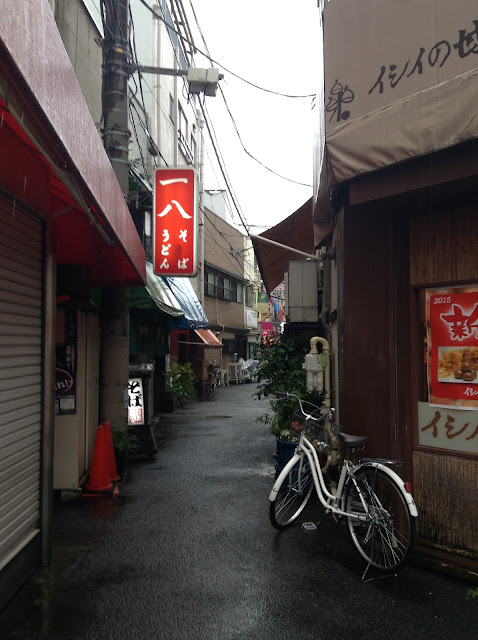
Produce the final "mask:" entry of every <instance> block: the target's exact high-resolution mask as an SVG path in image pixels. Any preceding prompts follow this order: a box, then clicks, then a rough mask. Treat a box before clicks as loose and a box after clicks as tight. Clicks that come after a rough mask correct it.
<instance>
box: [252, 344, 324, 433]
mask: <svg viewBox="0 0 478 640" xmlns="http://www.w3.org/2000/svg"><path fill="white" fill-rule="evenodd" d="M306 353H307V348H306V347H301V346H300V345H298V344H297V343H296V342H295V341H294V340H291V339H281V338H280V336H279V335H277V334H272V335H270V334H267V335H265V336H263V337H262V338H261V340H260V342H259V343H258V344H257V347H256V358H257V360H258V361H259V364H258V367H257V381H258V385H257V389H256V392H255V394H254V395H255V396H256V397H257V398H258V399H259V400H260V399H261V398H262V397H264V398H268V399H269V402H270V407H271V411H270V412H266V413H264V414H262V415H261V416H259V418H258V420H260V421H261V422H263V423H264V424H267V425H269V426H270V429H271V433H273V434H275V435H280V437H281V439H285V440H293V439H296V438H297V434H296V433H295V432H294V433H292V432H291V427H292V422H293V418H294V413H295V412H296V411H297V410H298V406H297V401H296V400H295V399H294V398H291V399H288V400H284V399H279V398H277V397H276V396H275V393H276V392H277V391H288V392H289V393H295V394H296V395H298V396H299V398H301V399H302V400H306V401H307V402H311V403H313V404H315V405H317V406H320V405H321V404H322V400H323V394H322V393H319V392H318V391H314V392H313V393H308V392H307V390H306V372H305V370H304V369H303V368H302V363H303V362H304V356H305V354H306Z"/></svg>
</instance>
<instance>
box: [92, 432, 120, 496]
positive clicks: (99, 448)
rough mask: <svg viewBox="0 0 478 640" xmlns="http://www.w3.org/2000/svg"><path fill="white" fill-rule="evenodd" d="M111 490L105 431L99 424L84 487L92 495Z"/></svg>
mask: <svg viewBox="0 0 478 640" xmlns="http://www.w3.org/2000/svg"><path fill="white" fill-rule="evenodd" d="M112 489H113V483H112V482H111V480H110V475H109V472H108V461H107V457H106V441H105V430H104V428H103V425H102V424H100V425H98V429H97V430H96V440H95V448H94V450H93V461H92V463H91V471H90V478H89V481H88V484H87V485H86V490H87V491H92V492H94V493H106V492H109V491H111V490H112Z"/></svg>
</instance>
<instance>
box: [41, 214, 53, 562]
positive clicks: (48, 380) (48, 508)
mask: <svg viewBox="0 0 478 640" xmlns="http://www.w3.org/2000/svg"><path fill="white" fill-rule="evenodd" d="M45 244H46V248H45V256H46V258H45V299H44V314H45V347H44V349H45V350H44V354H43V355H44V365H43V377H44V381H45V383H44V387H43V429H42V465H41V516H40V518H41V529H40V530H41V564H42V566H44V567H47V566H48V565H49V564H50V563H51V556H52V524H53V438H54V420H55V415H54V392H53V390H54V388H55V366H56V250H55V241H54V234H53V231H52V225H51V223H50V224H48V225H47V228H46V243H45Z"/></svg>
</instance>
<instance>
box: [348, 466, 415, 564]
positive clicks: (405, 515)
mask: <svg viewBox="0 0 478 640" xmlns="http://www.w3.org/2000/svg"><path fill="white" fill-rule="evenodd" d="M354 478H355V480H356V482H357V486H356V485H355V483H354V482H353V480H352V479H350V481H349V483H348V484H347V487H346V492H345V497H344V503H345V504H344V507H345V508H344V510H345V511H347V512H348V513H354V514H357V515H365V516H366V518H367V519H366V520H356V519H353V518H348V519H347V526H348V530H349V533H350V537H351V538H352V542H353V543H354V545H355V547H356V549H357V551H358V552H359V554H360V555H361V556H362V558H364V560H366V561H367V562H368V563H369V564H370V565H372V566H373V567H375V568H376V569H379V570H380V571H385V572H392V571H397V570H398V569H399V568H400V567H401V566H402V565H403V564H404V562H405V561H406V559H407V556H408V555H409V553H410V551H412V549H413V545H414V543H415V536H416V526H415V518H414V517H413V516H412V515H411V514H410V510H409V508H408V505H407V502H406V500H405V498H404V496H403V493H402V492H401V490H400V488H399V487H398V486H397V484H396V482H395V480H394V479H393V478H391V477H390V476H389V475H388V474H387V473H385V472H384V471H382V470H380V469H376V468H375V467H364V468H362V469H359V470H358V471H357V473H356V474H355V475H354ZM362 500H363V502H362ZM364 504H365V507H364Z"/></svg>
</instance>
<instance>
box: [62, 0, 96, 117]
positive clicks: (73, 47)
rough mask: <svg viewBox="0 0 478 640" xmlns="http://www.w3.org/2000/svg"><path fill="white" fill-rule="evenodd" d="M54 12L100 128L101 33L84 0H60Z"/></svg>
mask: <svg viewBox="0 0 478 640" xmlns="http://www.w3.org/2000/svg"><path fill="white" fill-rule="evenodd" d="M54 4H55V7H54V15H55V20H56V23H57V26H58V31H59V32H60V36H61V39H62V40H63V44H64V46H65V49H66V51H67V53H68V56H69V58H70V60H71V64H72V66H73V69H74V70H75V75H76V77H77V79H78V82H79V84H80V87H81V90H82V92H83V95H84V97H85V100H86V104H87V105H88V109H89V111H90V114H91V117H92V118H93V121H94V123H95V124H96V127H97V128H98V129H99V128H100V123H101V113H102V104H101V86H102V68H101V65H102V60H103V53H102V49H101V33H100V31H99V29H98V26H97V25H96V24H95V21H94V20H93V18H92V16H91V15H90V13H89V11H88V10H87V9H86V7H85V5H84V3H83V2H82V0H56V2H55V3H54Z"/></svg>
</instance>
